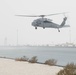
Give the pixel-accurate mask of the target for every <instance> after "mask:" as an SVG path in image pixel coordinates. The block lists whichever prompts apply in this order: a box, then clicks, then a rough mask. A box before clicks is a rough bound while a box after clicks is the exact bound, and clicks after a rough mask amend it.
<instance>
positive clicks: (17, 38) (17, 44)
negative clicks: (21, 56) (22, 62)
mask: <svg viewBox="0 0 76 75" xmlns="http://www.w3.org/2000/svg"><path fill="white" fill-rule="evenodd" d="M17 46H18V29H17Z"/></svg>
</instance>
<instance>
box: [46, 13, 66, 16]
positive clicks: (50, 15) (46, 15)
mask: <svg viewBox="0 0 76 75" xmlns="http://www.w3.org/2000/svg"><path fill="white" fill-rule="evenodd" d="M65 13H67V12H63V13H55V14H49V15H45V16H52V15H59V14H65Z"/></svg>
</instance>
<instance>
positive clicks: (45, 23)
mask: <svg viewBox="0 0 76 75" xmlns="http://www.w3.org/2000/svg"><path fill="white" fill-rule="evenodd" d="M58 14H65V13H56V14H49V15H16V16H22V17H40V18H38V19H36V20H34V21H33V22H32V26H34V27H35V29H37V27H42V28H43V29H45V28H55V29H58V32H60V30H59V28H63V27H70V26H69V25H65V23H66V20H67V17H64V18H63V21H62V23H61V24H60V25H59V24H56V23H54V22H52V20H51V19H48V18H44V17H45V16H52V15H58Z"/></svg>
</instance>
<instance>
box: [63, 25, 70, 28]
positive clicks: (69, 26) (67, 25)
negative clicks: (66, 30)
mask: <svg viewBox="0 0 76 75" xmlns="http://www.w3.org/2000/svg"><path fill="white" fill-rule="evenodd" d="M63 27H70V25H64V26H63ZM63 27H62V28H63Z"/></svg>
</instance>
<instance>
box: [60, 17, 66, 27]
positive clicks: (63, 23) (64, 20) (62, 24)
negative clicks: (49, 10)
mask: <svg viewBox="0 0 76 75" xmlns="http://www.w3.org/2000/svg"><path fill="white" fill-rule="evenodd" d="M66 20H67V17H65V18H64V19H63V22H62V23H61V25H60V28H61V27H63V26H64V25H65V22H66Z"/></svg>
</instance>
